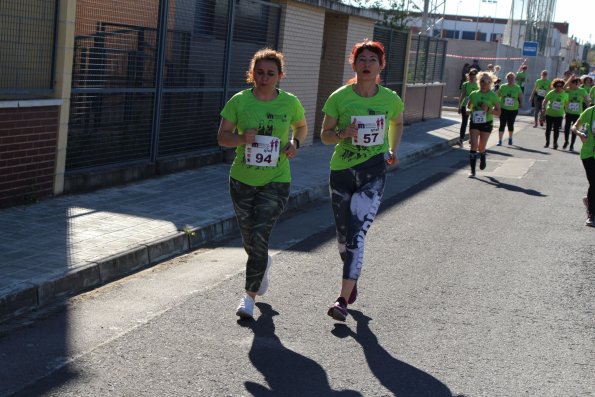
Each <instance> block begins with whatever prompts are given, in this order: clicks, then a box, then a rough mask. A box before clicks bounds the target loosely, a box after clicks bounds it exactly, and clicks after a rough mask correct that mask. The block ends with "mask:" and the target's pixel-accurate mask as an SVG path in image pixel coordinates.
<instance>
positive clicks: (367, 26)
mask: <svg viewBox="0 0 595 397" xmlns="http://www.w3.org/2000/svg"><path fill="white" fill-rule="evenodd" d="M373 38H374V21H373V20H370V19H364V18H358V17H354V16H350V17H349V28H348V30H347V43H346V47H345V59H346V60H347V61H346V63H345V65H344V69H343V76H344V78H343V79H344V80H345V81H346V80H349V79H351V78H352V77H354V76H355V72H354V71H353V68H352V67H351V65H350V64H349V56H350V55H351V49H352V48H353V45H354V44H355V43H361V42H362V41H364V39H370V40H372V39H373Z"/></svg>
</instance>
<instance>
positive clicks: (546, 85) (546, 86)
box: [535, 79, 552, 98]
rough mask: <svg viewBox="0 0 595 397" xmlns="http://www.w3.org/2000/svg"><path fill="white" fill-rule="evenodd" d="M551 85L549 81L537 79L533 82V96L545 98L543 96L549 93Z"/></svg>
mask: <svg viewBox="0 0 595 397" xmlns="http://www.w3.org/2000/svg"><path fill="white" fill-rule="evenodd" d="M551 85H552V81H551V80H548V79H538V80H537V81H535V95H537V96H540V97H542V98H543V97H545V94H547V93H548V92H549V91H550V89H551V88H550V87H551Z"/></svg>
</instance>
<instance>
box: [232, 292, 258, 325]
mask: <svg viewBox="0 0 595 397" xmlns="http://www.w3.org/2000/svg"><path fill="white" fill-rule="evenodd" d="M236 315H237V316H238V317H240V318H242V319H254V299H252V298H251V297H250V296H249V295H247V294H246V295H244V297H243V298H242V299H240V305H239V306H238V310H237V311H236Z"/></svg>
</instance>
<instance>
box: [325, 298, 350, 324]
mask: <svg viewBox="0 0 595 397" xmlns="http://www.w3.org/2000/svg"><path fill="white" fill-rule="evenodd" d="M327 314H328V315H329V316H331V317H332V318H334V319H335V320H337V321H345V319H346V318H347V302H345V298H343V297H342V296H340V297H338V298H337V301H336V302H335V304H334V305H332V306H331V307H330V308H329V309H328V312H327Z"/></svg>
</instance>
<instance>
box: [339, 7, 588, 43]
mask: <svg viewBox="0 0 595 397" xmlns="http://www.w3.org/2000/svg"><path fill="white" fill-rule="evenodd" d="M410 1H411V2H414V3H416V4H418V5H419V6H420V7H422V8H423V0H410ZM490 1H494V0H490ZM496 1H497V2H496V3H495V4H494V3H482V2H481V0H445V4H446V13H447V14H453V15H456V14H457V11H458V15H465V16H477V15H478V14H479V16H486V15H493V14H495V15H496V17H498V18H508V17H509V15H510V9H511V7H512V1H513V0H496ZM346 2H347V3H349V1H346ZM515 2H516V3H517V4H519V0H515ZM353 3H355V2H353ZM437 3H440V1H438V2H437ZM556 3H557V6H556V12H555V16H554V21H555V22H568V23H569V29H570V31H569V35H572V36H575V37H577V38H578V39H579V40H580V41H581V42H582V43H586V42H593V41H594V40H595V35H593V36H591V35H592V33H591V29H590V27H592V26H593V23H594V22H595V4H594V2H593V0H575V1H571V2H565V1H564V0H557V1H556ZM442 10H443V8H442V6H441V7H440V8H439V10H438V12H442Z"/></svg>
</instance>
